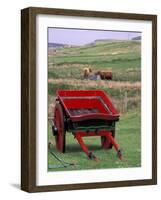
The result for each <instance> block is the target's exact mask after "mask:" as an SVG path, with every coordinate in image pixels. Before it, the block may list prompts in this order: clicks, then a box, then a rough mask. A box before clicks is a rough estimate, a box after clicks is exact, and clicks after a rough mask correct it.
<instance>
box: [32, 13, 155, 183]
mask: <svg viewBox="0 0 161 200" xmlns="http://www.w3.org/2000/svg"><path fill="white" fill-rule="evenodd" d="M47 27H63V28H84V29H98V30H99V29H100V30H101V29H103V30H119V31H121V30H122V31H138V32H142V45H141V58H142V60H141V65H142V76H141V79H142V81H141V84H142V95H141V105H142V114H141V121H142V123H141V125H142V126H141V132H142V134H141V152H142V154H141V167H138V168H121V169H99V170H82V171H68V172H48V170H47V149H48V148H47V142H48V141H47V117H48V116H47V95H48V93H47V69H48V66H47ZM36 36H37V38H36V39H37V41H36V44H37V47H36V53H37V56H36V70H37V78H36V85H37V94H36V95H37V96H36V97H37V102H36V106H37V107H36V110H37V113H36V120H37V121H36V130H37V132H36V172H37V174H36V185H38V186H40V185H57V184H73V183H91V182H108V181H122V180H140V179H151V178H152V168H151V167H152V132H151V130H152V106H151V105H152V76H151V75H152V24H151V22H149V21H138V20H122V19H99V18H97V19H96V18H89V17H88V18H87V17H67V16H66V17H64V16H54V15H52V16H49V15H38V16H37V19H36ZM134 123H135V122H134Z"/></svg>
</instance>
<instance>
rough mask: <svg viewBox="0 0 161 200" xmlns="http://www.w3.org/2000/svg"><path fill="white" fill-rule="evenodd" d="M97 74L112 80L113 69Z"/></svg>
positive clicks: (103, 78) (104, 78)
mask: <svg viewBox="0 0 161 200" xmlns="http://www.w3.org/2000/svg"><path fill="white" fill-rule="evenodd" d="M95 74H96V75H100V77H101V79H102V80H112V71H98V72H96V73H95Z"/></svg>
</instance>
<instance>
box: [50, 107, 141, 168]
mask: <svg viewBox="0 0 161 200" xmlns="http://www.w3.org/2000/svg"><path fill="white" fill-rule="evenodd" d="M140 122H141V121H140V111H139V110H133V111H131V112H127V113H126V114H124V115H123V116H121V118H120V121H119V122H118V123H117V126H116V127H117V128H116V140H117V141H118V143H119V144H120V147H121V150H122V151H123V154H124V160H123V161H120V160H119V159H118V158H117V156H116V151H115V150H114V148H112V149H110V150H104V149H102V148H101V145H100V144H101V143H100V137H88V138H85V139H84V141H85V143H86V144H87V146H88V148H89V150H90V151H92V152H93V153H94V154H95V156H96V157H97V158H98V159H99V160H100V162H99V163H97V162H95V161H93V160H89V159H88V158H87V156H86V155H85V153H84V152H83V151H82V149H81V147H80V145H79V144H78V142H77V141H76V139H74V137H73V135H72V134H71V133H66V139H67V141H66V153H65V154H62V153H59V152H57V151H56V149H55V140H54V137H53V136H52V135H51V129H50V128H49V129H48V130H49V141H51V142H52V144H54V145H53V146H52V151H53V152H54V153H56V155H57V156H59V158H61V159H63V160H64V161H67V162H74V163H76V166H75V167H71V166H69V167H68V168H59V169H54V171H55V170H61V171H62V170H82V169H104V168H118V167H119V168H121V167H139V166H140V162H141V151H140V149H141V146H140V145H141V134H140ZM48 158H49V165H59V164H60V163H59V162H58V161H57V160H56V159H55V158H54V157H53V156H52V155H51V154H50V153H49V154H48ZM51 170H52V169H49V171H51Z"/></svg>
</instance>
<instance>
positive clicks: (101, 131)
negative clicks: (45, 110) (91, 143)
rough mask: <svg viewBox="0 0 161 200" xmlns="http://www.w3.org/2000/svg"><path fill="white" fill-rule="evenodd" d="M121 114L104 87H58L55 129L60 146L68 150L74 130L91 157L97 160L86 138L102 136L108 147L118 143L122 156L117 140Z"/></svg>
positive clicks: (61, 149)
mask: <svg viewBox="0 0 161 200" xmlns="http://www.w3.org/2000/svg"><path fill="white" fill-rule="evenodd" d="M118 120H119V114H118V112H117V111H116V109H115V108H114V106H113V105H112V102H111V101H110V99H109V97H108V96H107V95H106V94H105V92H104V91H101V90H58V91H57V99H56V105H55V110H54V119H53V126H52V132H53V135H54V136H55V141H56V148H57V150H59V151H60V152H63V153H64V152H65V136H66V132H67V131H68V132H71V133H72V134H73V135H74V137H75V138H76V139H77V141H78V142H79V144H80V146H81V148H82V149H83V151H84V152H85V153H86V154H87V156H88V158H89V159H94V160H97V158H96V157H95V156H94V154H93V153H92V152H90V151H89V150H88V148H87V146H86V145H85V143H84V141H83V139H82V138H83V137H88V136H100V137H101V145H102V148H104V149H110V148H112V146H114V148H115V150H116V151H117V155H118V157H119V158H120V159H122V153H121V150H120V148H119V145H118V144H117V143H116V141H115V139H114V138H115V122H116V121H118Z"/></svg>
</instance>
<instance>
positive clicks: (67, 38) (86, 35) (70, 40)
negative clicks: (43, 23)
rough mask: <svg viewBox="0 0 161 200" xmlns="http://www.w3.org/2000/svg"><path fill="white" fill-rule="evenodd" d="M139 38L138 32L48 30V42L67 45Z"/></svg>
mask: <svg viewBox="0 0 161 200" xmlns="http://www.w3.org/2000/svg"><path fill="white" fill-rule="evenodd" d="M137 36H141V33H139V32H120V31H107V30H106V31H103V30H85V29H84V30H83V29H65V28H48V42H49V43H61V44H68V45H84V44H88V43H91V42H94V41H95V40H99V39H116V40H130V39H131V38H133V37H137Z"/></svg>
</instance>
